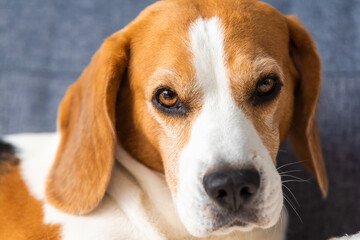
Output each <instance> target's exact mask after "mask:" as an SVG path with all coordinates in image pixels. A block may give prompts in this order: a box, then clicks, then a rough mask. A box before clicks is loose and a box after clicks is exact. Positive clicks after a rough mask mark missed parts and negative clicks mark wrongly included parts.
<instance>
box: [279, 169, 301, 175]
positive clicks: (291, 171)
mask: <svg viewBox="0 0 360 240" xmlns="http://www.w3.org/2000/svg"><path fill="white" fill-rule="evenodd" d="M303 171H304V170H300V169H299V170H290V171H286V172H281V171H279V174H280V176H281V175H282V174H287V173H293V172H303Z"/></svg>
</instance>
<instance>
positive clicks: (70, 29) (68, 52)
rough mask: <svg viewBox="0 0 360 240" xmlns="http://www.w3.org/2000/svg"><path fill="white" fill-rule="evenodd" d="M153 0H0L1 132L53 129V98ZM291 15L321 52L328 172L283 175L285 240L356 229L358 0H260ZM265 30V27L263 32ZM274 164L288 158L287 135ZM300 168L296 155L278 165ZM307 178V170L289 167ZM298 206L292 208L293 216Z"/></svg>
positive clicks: (359, 212)
mask: <svg viewBox="0 0 360 240" xmlns="http://www.w3.org/2000/svg"><path fill="white" fill-rule="evenodd" d="M152 2H154V1H151V0H107V1H103V0H77V1H73V0H71V1H70V0H62V1H40V0H31V1H29V0H16V1H14V0H0V135H3V134H9V133H21V132H44V131H55V129H56V115H57V107H58V104H59V102H60V100H61V98H62V96H63V95H64V93H65V91H66V89H67V87H68V86H69V85H70V84H71V83H73V82H74V81H75V80H76V79H77V77H78V76H79V75H80V73H81V71H82V70H83V69H84V67H85V66H86V65H87V63H88V62H89V61H90V58H91V56H92V55H93V54H94V52H95V51H96V50H97V49H98V47H99V46H100V44H101V43H102V41H103V39H104V38H105V37H107V36H108V35H110V34H111V33H113V32H115V31H117V30H119V29H121V28H122V27H124V26H125V25H126V24H127V23H128V22H130V21H131V20H132V19H133V18H135V17H136V16H137V15H138V13H139V12H140V11H141V10H142V9H143V8H145V7H146V6H147V5H149V4H151V3H152ZM266 2H268V3H270V4H271V5H273V6H274V7H275V8H277V9H278V10H279V11H281V12H282V13H285V14H294V15H297V16H298V18H299V19H300V20H301V21H302V22H303V23H304V25H305V26H306V27H307V28H308V30H309V31H310V32H311V34H312V36H313V37H314V39H315V41H316V43H317V46H318V48H319V51H320V55H321V57H322V60H323V88H322V95H321V100H320V105H319V114H318V115H319V128H320V132H321V138H322V144H323V150H324V156H325V160H326V165H327V169H328V174H329V179H330V190H329V194H328V198H327V199H326V200H323V199H322V197H321V194H320V191H319V190H318V187H317V184H316V182H315V181H314V180H313V179H311V180H310V183H307V182H289V183H287V184H286V185H287V186H288V187H289V188H290V189H291V190H292V192H293V193H294V195H295V197H296V199H297V202H298V204H297V203H296V201H295V199H294V197H293V196H292V195H291V193H290V192H289V191H288V190H287V189H284V192H285V193H286V195H287V196H288V197H289V198H290V200H291V201H292V202H293V205H295V206H294V207H296V212H297V214H296V213H295V211H294V210H293V209H292V207H291V206H290V205H289V204H288V210H289V213H290V216H291V218H290V228H289V231H288V239H289V240H305V239H306V240H322V239H327V238H329V237H331V236H336V235H342V234H344V233H349V234H351V233H355V232H356V231H358V230H360V186H359V184H360V1H358V0H353V1H352V0H347V1H342V0H317V1H313V0H302V1H296V0H266ZM269 37H271V36H269ZM278 159H279V165H282V164H286V163H292V162H296V157H295V156H294V154H293V153H292V150H291V147H290V145H289V144H287V143H286V144H285V145H284V146H283V147H282V149H281V151H280V153H279V157H278ZM282 170H283V171H286V170H303V168H302V167H301V165H300V164H292V165H289V166H286V167H284V168H283V169H282ZM293 174H294V175H296V176H297V177H299V178H302V179H308V178H310V177H311V176H310V175H308V174H307V173H306V172H304V171H303V172H295V173H293ZM298 215H299V216H298Z"/></svg>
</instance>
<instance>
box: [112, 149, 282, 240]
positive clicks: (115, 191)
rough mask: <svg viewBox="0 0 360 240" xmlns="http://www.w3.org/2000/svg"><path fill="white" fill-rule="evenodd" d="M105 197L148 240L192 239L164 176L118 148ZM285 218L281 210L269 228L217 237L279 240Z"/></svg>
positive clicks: (214, 237) (280, 239)
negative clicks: (144, 233) (278, 216)
mask: <svg viewBox="0 0 360 240" xmlns="http://www.w3.org/2000/svg"><path fill="white" fill-rule="evenodd" d="M107 194H108V195H109V196H111V197H112V198H113V199H115V201H116V203H117V204H118V205H119V207H120V208H121V209H122V210H123V211H124V213H125V214H126V215H127V217H128V218H129V220H130V221H131V222H132V223H133V224H135V225H136V228H138V229H142V230H144V232H146V233H147V234H148V239H195V238H193V237H191V235H189V234H188V232H187V231H186V229H185V227H184V226H183V224H182V223H181V221H180V219H179V217H178V214H177V211H176V206H175V205H174V202H173V200H172V197H171V193H170V190H169V188H168V186H167V184H166V180H165V177H164V175H163V174H160V173H158V172H156V171H154V170H151V169H149V168H148V167H146V166H145V165H143V164H141V163H139V162H138V161H136V160H135V159H133V158H132V157H131V156H130V155H129V154H128V153H127V152H126V151H125V150H124V149H123V148H121V147H118V148H117V151H116V161H115V167H114V169H113V173H112V178H111V182H110V185H109V187H108V190H107ZM286 218H287V216H286V210H285V208H284V210H283V213H282V216H281V219H280V221H279V222H278V223H277V224H276V225H275V226H273V227H272V228H269V229H254V230H252V231H250V232H232V233H230V234H229V235H226V236H218V237H219V239H234V238H235V239H239V238H241V239H244V240H246V239H255V240H257V239H268V240H282V239H284V232H285V229H286ZM208 239H217V237H216V236H213V237H209V238H208Z"/></svg>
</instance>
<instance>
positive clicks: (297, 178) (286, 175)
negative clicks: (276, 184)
mask: <svg viewBox="0 0 360 240" xmlns="http://www.w3.org/2000/svg"><path fill="white" fill-rule="evenodd" d="M280 176H281V177H290V178H293V179H296V180H301V181H309V180H311V178H309V179H303V178H301V177H297V176H293V175H289V174H284V175H280Z"/></svg>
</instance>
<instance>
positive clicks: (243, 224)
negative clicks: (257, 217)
mask: <svg viewBox="0 0 360 240" xmlns="http://www.w3.org/2000/svg"><path fill="white" fill-rule="evenodd" d="M248 225H249V224H248V223H246V222H243V221H241V220H235V221H233V222H232V223H230V224H229V225H228V226H229V227H247V226H248Z"/></svg>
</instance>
